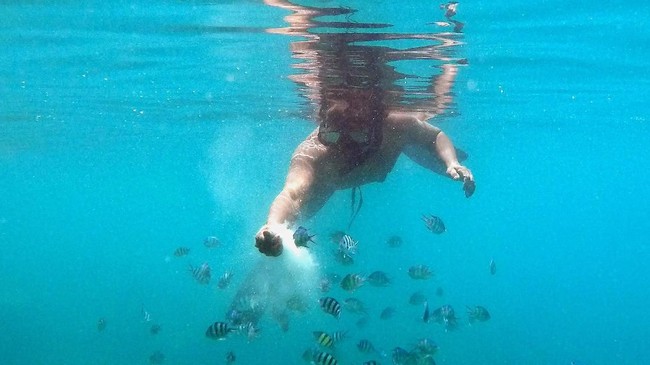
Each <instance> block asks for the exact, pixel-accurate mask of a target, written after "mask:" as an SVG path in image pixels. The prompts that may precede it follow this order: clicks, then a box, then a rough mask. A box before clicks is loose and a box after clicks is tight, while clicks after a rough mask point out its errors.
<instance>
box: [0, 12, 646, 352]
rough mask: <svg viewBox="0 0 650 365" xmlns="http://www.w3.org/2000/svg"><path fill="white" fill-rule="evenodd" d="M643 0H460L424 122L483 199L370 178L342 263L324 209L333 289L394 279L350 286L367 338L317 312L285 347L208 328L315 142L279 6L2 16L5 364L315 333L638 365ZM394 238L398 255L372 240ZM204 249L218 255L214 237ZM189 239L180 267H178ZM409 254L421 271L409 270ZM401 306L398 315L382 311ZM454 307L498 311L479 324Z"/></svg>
mask: <svg viewBox="0 0 650 365" xmlns="http://www.w3.org/2000/svg"><path fill="white" fill-rule="evenodd" d="M311 3H312V5H314V4H316V5H325V6H330V7H336V6H350V7H354V8H359V9H360V10H359V11H358V12H357V13H354V14H353V15H352V16H351V19H348V20H351V21H359V22H361V21H368V22H377V23H382V22H383V23H388V24H392V25H393V26H394V29H395V30H396V31H398V32H420V31H427V30H426V29H429V28H427V27H430V23H431V22H434V21H437V20H439V19H440V18H441V13H440V11H441V10H440V9H439V7H438V4H437V3H431V2H427V1H420V0H417V1H409V2H408V4H406V3H405V2H399V1H386V0H380V1H373V4H372V5H371V4H369V3H364V2H359V1H350V2H345V1H322V2H321V1H315V0H312V1H311ZM647 10H648V9H647V5H646V4H645V3H644V2H641V1H632V2H625V3H621V4H618V3H616V4H615V3H610V4H602V3H598V4H596V3H585V4H577V3H575V2H566V1H557V0H553V1H545V2H529V3H516V2H514V3H513V2H503V1H501V2H485V1H483V2H480V1H467V2H464V1H463V2H461V3H460V4H459V13H458V15H457V16H458V17H459V18H462V20H463V22H464V23H465V28H464V29H463V44H462V46H461V47H460V52H461V54H462V57H466V58H467V59H468V61H469V64H468V66H467V67H463V68H461V71H460V73H459V75H458V79H457V82H456V84H455V86H454V90H453V92H454V98H455V99H454V105H455V108H456V110H457V113H455V114H454V115H452V116H447V117H445V118H442V119H440V120H435V122H436V123H437V124H438V125H439V126H441V128H443V129H444V130H445V131H446V132H447V134H449V135H450V136H451V137H452V139H453V140H454V142H455V143H456V144H457V145H458V146H459V147H461V148H463V149H464V150H466V151H467V152H468V153H469V155H470V157H469V159H468V161H467V165H468V166H469V167H470V168H471V169H472V171H473V173H474V175H475V177H476V181H477V191H476V194H475V195H474V196H473V197H472V198H471V199H466V198H465V197H464V195H463V193H462V190H461V187H460V186H459V184H457V183H454V182H452V181H448V180H445V179H442V178H440V177H439V176H436V175H433V174H431V173H430V172H428V171H424V170H423V169H421V168H420V167H419V166H417V165H415V164H414V163H413V162H411V161H409V160H407V159H400V160H399V161H398V163H397V166H396V167H395V169H394V171H393V173H392V174H391V175H389V177H388V179H387V180H386V181H385V182H384V183H383V184H371V185H368V186H366V187H364V188H363V194H364V206H363V208H362V210H361V212H360V214H359V217H358V218H357V221H356V222H355V224H354V226H353V228H352V230H351V234H353V236H354V237H355V238H357V239H358V240H359V242H360V243H359V245H360V246H359V251H360V253H359V257H358V258H357V263H356V264H355V266H354V267H352V268H350V267H341V266H337V265H336V264H335V263H333V262H332V260H331V255H330V252H331V250H332V247H333V246H331V244H330V243H329V242H328V238H327V236H328V235H329V234H330V232H331V231H333V230H336V229H341V228H344V227H345V225H346V223H347V221H348V218H349V205H350V201H349V199H350V195H349V191H343V192H340V193H337V194H336V195H335V196H334V197H333V198H332V200H331V201H330V202H329V203H328V204H327V205H326V206H325V207H324V208H323V210H322V211H321V212H320V213H319V214H318V215H316V216H315V217H314V218H312V219H310V220H307V221H304V222H302V223H303V224H304V225H305V226H307V227H309V228H310V229H311V230H312V231H313V232H314V233H315V234H316V235H317V236H316V237H317V241H318V243H317V244H316V245H314V246H315V247H314V248H313V256H314V258H315V260H316V261H317V262H319V263H320V264H321V267H320V268H319V269H318V270H320V271H322V272H323V273H324V272H325V271H328V270H330V271H331V270H333V271H337V272H339V273H340V274H346V273H348V272H350V271H358V272H359V273H361V274H369V273H371V272H372V271H375V270H384V271H386V272H388V273H389V274H391V276H393V278H394V283H393V284H392V285H391V286H390V287H389V288H373V287H363V288H361V289H360V290H359V291H358V293H356V294H355V296H358V297H359V298H361V299H363V300H364V301H365V302H366V303H368V304H369V305H370V307H371V315H372V316H373V319H372V321H371V322H370V324H369V325H368V327H366V328H363V329H360V328H358V327H357V326H356V325H355V322H356V320H357V319H358V318H357V317H355V316H354V315H352V314H350V313H344V314H343V315H342V317H341V319H340V320H339V321H336V320H334V319H333V318H326V317H325V316H324V315H323V314H322V313H321V312H320V310H319V309H318V308H316V306H315V304H314V303H311V305H312V307H311V309H310V311H309V312H308V313H306V314H299V315H296V316H295V317H292V322H291V327H290V330H289V331H288V332H283V331H281V330H280V328H279V327H278V325H277V324H276V323H275V322H274V321H273V320H272V319H270V318H265V319H264V320H263V322H262V332H261V336H260V338H259V339H257V340H254V341H252V342H250V343H249V342H247V341H246V339H245V338H243V337H241V336H232V338H229V339H228V340H226V341H220V342H215V341H211V340H209V339H207V338H205V336H204V332H205V329H206V328H207V326H208V325H209V324H211V323H212V322H214V321H217V320H222V319H223V316H224V313H225V312H226V309H227V307H228V305H229V304H230V301H231V300H232V299H233V296H234V294H235V291H236V289H237V286H238V285H240V284H241V283H242V282H243V280H244V278H245V276H246V273H247V272H248V271H249V270H251V269H252V267H253V266H254V265H255V264H256V263H257V262H258V261H259V260H268V258H265V257H261V255H260V254H259V253H258V252H257V251H256V250H255V249H254V247H253V236H254V234H255V232H256V231H257V229H258V228H259V226H260V225H261V224H262V223H263V222H264V220H265V218H266V214H267V211H268V206H269V204H270V203H271V201H272V200H273V198H274V196H275V194H277V192H278V191H279V189H280V188H281V187H282V184H283V181H284V176H285V173H286V170H287V167H288V160H289V158H290V156H291V153H292V151H293V149H294V148H295V146H297V145H298V143H300V141H301V140H302V139H303V138H304V137H305V136H306V135H307V134H308V133H309V132H310V131H311V130H312V128H313V127H314V124H313V122H312V121H309V120H307V119H305V116H304V114H303V113H301V108H302V105H303V104H302V103H303V100H302V99H301V98H300V96H299V95H298V90H297V87H296V85H295V84H294V83H293V82H292V81H291V80H290V79H289V77H288V76H289V75H290V74H292V73H294V72H295V69H294V63H295V62H296V61H295V60H293V59H292V58H291V52H290V46H291V42H292V41H296V39H297V37H290V36H284V35H279V34H271V33H268V32H266V29H269V28H279V27H284V26H286V23H285V22H284V20H283V17H284V16H286V15H287V14H288V12H287V11H284V10H281V9H279V8H275V7H270V6H267V5H264V4H263V3H262V2H257V1H214V2H209V1H187V2H172V1H168V2H166V1H148V2H140V3H135V4H134V3H131V2H126V1H122V2H99V1H95V2H85V3H84V4H83V5H80V4H77V3H75V2H70V1H55V2H39V1H31V2H5V3H4V4H3V11H2V12H3V16H2V21H0V47H1V48H2V50H3V51H2V52H0V100H2V102H0V195H1V198H0V247H2V255H0V277H1V278H2V279H1V280H0V293H2V294H1V295H0V331H1V335H0V359H2V360H1V361H0V362H1V363H3V364H7V365H13V364H45V363H48V364H147V363H149V356H150V355H151V354H152V353H153V352H154V351H156V350H160V351H161V352H163V353H164V354H165V357H166V360H165V363H168V364H215V363H225V354H226V352H227V351H229V350H232V351H234V352H235V353H236V354H237V363H238V364H258V363H260V362H259V361H260V359H264V361H265V362H267V363H288V364H300V363H304V362H303V360H302V358H301V356H302V353H303V351H304V350H305V349H307V348H310V347H311V346H312V345H313V339H312V337H311V336H312V334H311V332H312V331H316V330H327V331H334V330H339V329H341V330H342V329H349V330H350V334H351V338H350V339H348V342H346V343H343V344H341V346H340V347H341V348H340V349H339V350H338V352H337V356H338V358H339V363H341V364H361V363H362V362H363V361H366V360H368V358H367V357H365V356H362V354H361V353H359V352H358V351H357V350H356V348H355V343H356V341H358V340H359V339H360V338H368V339H372V340H373V342H374V343H375V345H376V347H378V348H381V349H382V350H385V351H387V352H390V350H391V349H392V348H393V347H396V346H402V347H405V348H408V347H410V346H412V345H413V343H414V342H415V340H416V339H418V338H421V337H425V336H426V337H430V338H431V339H433V340H434V341H436V343H438V345H439V347H440V350H439V352H438V353H437V354H436V355H435V360H436V362H437V363H438V364H563V365H566V364H571V363H572V361H573V362H575V363H576V364H585V365H596V364H646V363H649V362H650V350H649V349H648V346H647V337H648V336H647V334H648V328H650V319H649V317H648V315H647V308H648V307H649V305H650V291H648V289H647V281H648V280H647V278H648V277H650V270H649V269H648V265H647V262H648V259H649V258H650V252H649V245H648V242H649V241H648V237H650V225H649V224H648V222H650V211H649V210H648V207H649V206H650V199H649V198H650V191H649V188H648V184H647V182H648V181H650V173H649V171H648V168H647V167H648V166H650V164H649V163H650V161H649V158H648V157H649V155H650V153H649V152H648V148H647V142H648V137H647V136H648V135H649V133H650V127H649V124H648V123H649V121H648V118H649V116H650V113H649V108H648V103H647V101H648V100H649V99H650V98H649V96H650V95H649V94H650V93H649V90H650V67H649V64H648V61H647V60H648V56H650V52H649V51H650V50H649V45H650V27H648V20H647V15H646V14H647ZM427 24H429V25H427ZM420 71H421V72H422V73H425V74H426V73H430V72H431V70H430V69H428V68H423V69H422V70H420ZM422 213H428V214H436V215H438V216H440V217H443V218H444V220H445V223H446V225H447V232H446V233H445V234H443V235H440V236H434V235H432V234H431V233H430V232H428V231H427V230H426V229H425V228H424V227H423V225H422V223H421V221H420V215H421V214H422ZM393 234H399V235H400V236H401V237H402V238H403V240H404V244H403V245H402V246H401V247H399V248H394V249H391V248H389V247H388V246H387V245H386V243H385V242H386V240H387V238H388V237H389V236H391V235H393ZM210 235H215V236H218V237H219V238H220V240H221V241H222V243H223V244H222V246H221V247H219V248H217V249H213V250H208V249H207V248H205V247H203V245H202V242H203V239H204V238H205V237H207V236H210ZM179 246H187V247H190V248H191V250H192V251H191V252H190V255H189V256H188V257H184V258H176V257H174V256H173V255H172V253H173V251H174V250H175V249H176V248H177V247H179ZM491 259H494V260H495V262H496V263H497V274H496V275H494V276H491V275H490V274H489V270H488V264H489V262H490V260H491ZM204 261H207V262H209V263H210V265H212V266H213V270H214V272H213V275H214V276H218V275H219V274H221V273H222V272H223V271H225V270H232V271H233V272H234V279H233V283H232V284H231V286H230V287H229V288H228V289H225V290H219V289H217V288H216V286H215V285H214V284H211V285H210V286H201V285H199V284H198V283H196V282H195V281H194V280H193V279H192V278H191V275H190V274H189V273H188V271H187V267H188V265H189V264H192V265H199V264H201V263H202V262H204ZM416 264H427V265H430V266H431V267H432V268H433V269H434V270H435V271H436V278H435V280H433V281H431V282H425V283H421V282H414V281H413V280H411V279H410V278H409V277H408V275H407V271H408V268H409V267H410V266H412V265H416ZM213 282H214V280H213ZM438 286H441V287H443V288H444V291H445V293H444V296H443V297H435V296H434V295H433V292H434V291H435V289H436V288H437V287H438ZM416 290H422V291H425V292H427V293H428V294H430V298H432V299H430V301H431V303H430V304H431V305H432V306H436V307H437V306H440V305H443V304H451V305H453V306H454V307H455V308H456V310H457V312H459V313H460V316H461V322H462V325H461V328H460V329H459V330H457V331H454V332H449V333H447V332H445V331H444V330H443V328H442V327H441V326H439V325H437V324H432V323H430V324H426V325H425V324H423V323H421V322H420V321H419V318H420V316H421V314H422V313H421V307H419V306H417V307H416V306H411V305H410V304H408V298H409V296H410V294H411V293H413V292H414V291H416ZM333 293H334V295H335V296H337V297H339V298H345V297H347V296H348V295H347V294H346V293H344V292H343V291H342V290H341V289H340V288H336V289H334V290H333ZM312 294H314V295H316V294H317V293H312ZM389 305H390V306H394V307H396V308H397V313H396V315H395V317H394V318H392V319H391V320H389V321H381V320H379V319H378V315H379V313H380V312H381V310H382V309H383V308H384V307H386V306H389ZM466 305H482V306H485V307H486V308H488V309H489V310H490V313H491V315H492V319H491V320H490V321H488V322H486V323H477V324H474V325H472V326H468V325H467V323H466V316H465V314H464V312H465V306H466ZM143 307H144V308H145V309H146V310H147V311H148V312H150V313H151V316H152V318H153V320H154V321H155V322H156V323H160V324H161V326H162V331H161V333H160V334H158V335H156V336H152V335H151V334H150V333H149V326H150V324H151V323H148V322H144V321H143V318H142V309H143ZM99 318H105V319H106V321H107V327H106V329H105V330H104V331H102V332H98V330H97V321H98V320H99ZM378 360H381V362H382V363H390V359H389V358H385V359H378Z"/></svg>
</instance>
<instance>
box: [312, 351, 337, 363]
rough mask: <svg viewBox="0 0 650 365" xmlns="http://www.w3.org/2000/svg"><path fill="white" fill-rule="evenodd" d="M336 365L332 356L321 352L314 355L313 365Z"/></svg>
mask: <svg viewBox="0 0 650 365" xmlns="http://www.w3.org/2000/svg"><path fill="white" fill-rule="evenodd" d="M338 363H339V362H338V361H336V359H335V358H334V356H332V354H329V353H327V352H321V351H317V352H315V353H314V364H316V365H338Z"/></svg>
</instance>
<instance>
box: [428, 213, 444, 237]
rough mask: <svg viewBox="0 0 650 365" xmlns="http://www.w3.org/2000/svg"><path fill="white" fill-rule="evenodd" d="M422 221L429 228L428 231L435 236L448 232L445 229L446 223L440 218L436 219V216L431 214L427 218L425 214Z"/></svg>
mask: <svg viewBox="0 0 650 365" xmlns="http://www.w3.org/2000/svg"><path fill="white" fill-rule="evenodd" d="M422 220H423V221H424V225H425V226H426V227H427V229H428V230H430V231H431V232H433V233H435V234H441V233H444V232H445V231H446V230H447V229H446V228H445V223H444V222H443V221H442V219H441V218H440V217H436V216H435V215H431V214H430V215H428V216H426V215H424V214H423V215H422Z"/></svg>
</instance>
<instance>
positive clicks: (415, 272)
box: [409, 265, 433, 280]
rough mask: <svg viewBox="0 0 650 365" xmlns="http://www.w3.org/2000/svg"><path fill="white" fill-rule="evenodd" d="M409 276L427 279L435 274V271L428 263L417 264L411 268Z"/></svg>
mask: <svg viewBox="0 0 650 365" xmlns="http://www.w3.org/2000/svg"><path fill="white" fill-rule="evenodd" d="M409 276H410V277H411V278H412V279H416V280H426V279H428V278H430V277H431V276H433V272H432V271H431V269H429V267H428V266H426V265H415V266H411V267H410V268H409Z"/></svg>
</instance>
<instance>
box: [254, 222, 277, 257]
mask: <svg viewBox="0 0 650 365" xmlns="http://www.w3.org/2000/svg"><path fill="white" fill-rule="evenodd" d="M255 247H257V249H258V250H259V251H260V252H261V253H263V254H265V255H266V256H280V255H281V254H282V249H283V246H282V238H281V237H280V235H278V234H277V233H274V232H273V231H271V229H270V228H269V227H268V226H265V227H262V229H260V231H259V232H257V234H256V235H255Z"/></svg>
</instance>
